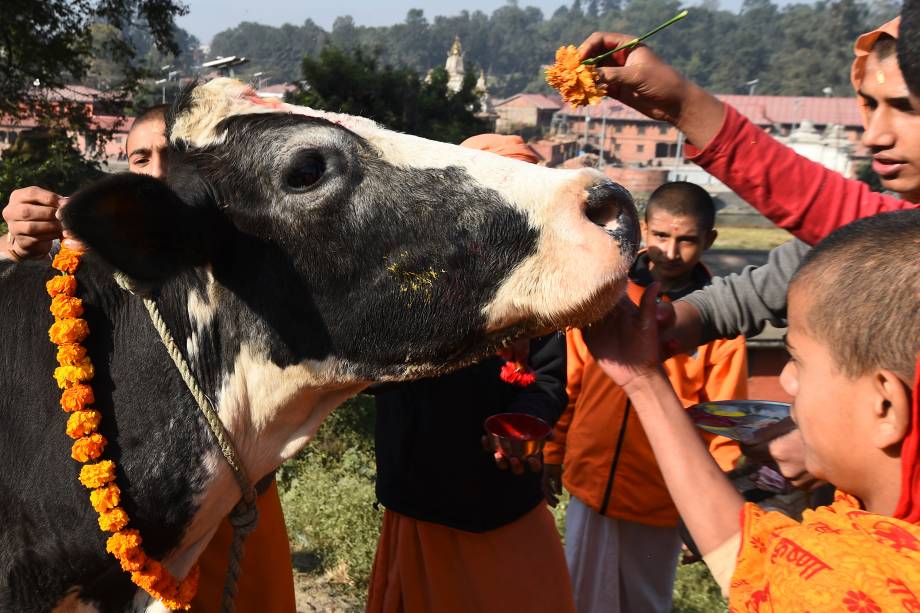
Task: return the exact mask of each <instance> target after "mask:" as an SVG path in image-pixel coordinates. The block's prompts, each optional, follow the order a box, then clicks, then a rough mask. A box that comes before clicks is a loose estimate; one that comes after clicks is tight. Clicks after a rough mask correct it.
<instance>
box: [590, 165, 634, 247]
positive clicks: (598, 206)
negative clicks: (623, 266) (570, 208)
mask: <svg viewBox="0 0 920 613" xmlns="http://www.w3.org/2000/svg"><path fill="white" fill-rule="evenodd" d="M585 214H586V215H587V217H588V219H589V220H590V221H591V222H592V223H593V224H595V225H597V226H599V227H600V228H601V229H602V230H604V232H605V233H606V234H607V235H608V236H609V237H611V238H612V239H613V240H615V241H616V242H617V243H618V244H619V247H620V252H621V253H622V254H623V255H624V256H626V257H628V258H630V259H632V258H633V257H635V255H636V251H637V250H638V248H639V221H638V215H637V214H636V207H635V205H634V204H633V200H632V196H630V195H629V192H628V191H626V189H624V188H623V187H622V186H620V185H617V184H616V183H612V182H606V183H601V184H599V185H595V186H594V187H592V188H590V189H589V190H588V197H587V199H586V206H585Z"/></svg>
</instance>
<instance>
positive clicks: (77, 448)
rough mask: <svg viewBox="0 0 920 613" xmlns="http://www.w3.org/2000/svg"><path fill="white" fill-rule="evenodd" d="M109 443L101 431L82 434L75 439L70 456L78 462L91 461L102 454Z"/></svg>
mask: <svg viewBox="0 0 920 613" xmlns="http://www.w3.org/2000/svg"><path fill="white" fill-rule="evenodd" d="M106 443H108V441H107V440H105V437H104V436H102V435H101V434H99V433H95V434H90V435H89V436H81V437H80V438H78V439H77V440H75V441H74V443H73V446H72V447H71V448H70V457H72V458H73V459H74V460H76V461H77V462H89V461H90V460H95V459H96V458H98V457H99V456H101V455H102V451H103V450H104V449H105V445H106Z"/></svg>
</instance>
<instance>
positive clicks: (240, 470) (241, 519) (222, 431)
mask: <svg viewBox="0 0 920 613" xmlns="http://www.w3.org/2000/svg"><path fill="white" fill-rule="evenodd" d="M143 301H144V306H145V307H147V312H148V313H149V314H150V321H151V322H153V327H154V328H156V331H157V332H158V333H159V335H160V340H162V341H163V345H165V346H166V351H167V352H168V353H169V357H171V358H172V361H173V363H174V364H175V365H176V368H177V369H178V370H179V374H180V375H182V380H183V381H184V382H185V385H186V387H188V390H189V391H190V392H191V393H192V397H193V398H194V399H195V402H197V403H198V408H199V409H201V412H202V413H203V414H204V417H205V419H206V420H207V422H208V426H209V427H210V428H211V432H212V433H213V434H214V438H216V439H217V443H218V444H219V445H220V450H221V451H222V452H223V454H224V459H225V460H227V464H229V465H230V468H232V469H233V476H234V477H235V478H236V482H237V484H238V485H239V486H240V491H241V492H242V493H243V497H242V498H241V499H240V501H239V502H238V503H237V504H236V506H235V507H233V511H231V512H230V525H232V526H233V541H232V542H231V544H230V563H229V565H228V567H227V579H226V581H225V582H224V593H223V597H222V600H221V611H223V612H224V613H233V610H234V608H235V600H236V593H237V588H238V586H237V583H238V580H239V576H240V562H241V561H242V559H243V543H244V541H245V540H246V537H247V536H248V535H249V533H250V532H252V531H253V530H254V529H255V527H256V522H258V521H259V510H258V508H257V507H256V491H255V488H254V487H253V485H252V481H250V479H249V475H248V474H246V468H245V467H244V466H243V463H242V462H241V461H240V458H239V454H237V451H236V447H235V446H234V445H233V441H232V440H231V439H230V435H229V434H228V433H227V429H226V428H224V424H223V423H222V422H221V421H220V417H219V416H218V415H217V411H215V410H214V407H213V406H212V405H211V402H210V401H209V400H208V397H207V396H205V395H204V392H203V391H202V390H201V387H200V386H199V385H198V381H197V380H196V379H195V375H194V374H192V370H191V368H189V365H188V361H186V359H185V356H184V355H182V352H181V351H179V347H178V345H176V341H175V340H174V339H173V337H172V334H170V332H169V328H168V327H167V326H166V322H165V321H164V320H163V317H162V316H161V315H160V310H159V309H158V308H157V304H156V302H155V301H154V300H153V299H152V298H143Z"/></svg>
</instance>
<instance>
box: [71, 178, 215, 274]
mask: <svg viewBox="0 0 920 613" xmlns="http://www.w3.org/2000/svg"><path fill="white" fill-rule="evenodd" d="M62 216H63V222H64V227H65V228H67V229H68V230H70V231H71V232H73V233H74V235H75V236H76V237H77V238H78V239H80V241H82V242H83V243H84V244H86V245H87V246H88V247H89V248H90V249H92V250H93V251H94V252H96V253H98V254H99V255H100V256H102V258H103V259H105V260H107V261H108V262H109V263H110V264H112V265H113V266H114V267H115V268H117V269H118V270H120V271H121V272H123V273H124V274H125V275H127V276H128V277H129V278H130V279H131V280H133V281H136V282H139V283H141V284H144V285H157V284H159V283H162V282H163V281H165V280H166V279H169V278H170V277H172V276H174V275H176V274H177V273H179V272H181V271H182V270H185V269H188V268H191V267H194V266H200V265H203V264H206V263H208V262H210V261H211V258H212V257H213V255H214V249H215V245H217V244H218V241H219V237H218V236H217V234H218V232H219V215H218V214H217V212H216V210H215V209H214V208H213V207H208V206H196V207H193V206H189V205H188V204H186V203H185V202H184V201H183V200H182V199H181V198H180V197H179V196H178V195H177V194H176V192H174V191H173V190H172V189H170V187H169V186H168V185H166V183H164V182H163V181H160V180H159V179H155V178H153V177H149V176H146V175H140V174H132V173H122V174H117V175H111V176H109V177H107V178H105V179H103V180H102V181H99V182H98V183H95V184H93V185H91V186H89V187H87V188H85V189H83V190H80V191H79V192H77V193H76V194H75V195H74V196H73V197H72V198H71V199H70V202H68V204H67V206H65V207H64V208H63V209H62Z"/></svg>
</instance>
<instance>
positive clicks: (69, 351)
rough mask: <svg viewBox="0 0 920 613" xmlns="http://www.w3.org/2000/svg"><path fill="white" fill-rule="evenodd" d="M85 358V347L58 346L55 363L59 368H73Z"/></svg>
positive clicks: (70, 344)
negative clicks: (56, 362)
mask: <svg viewBox="0 0 920 613" xmlns="http://www.w3.org/2000/svg"><path fill="white" fill-rule="evenodd" d="M85 357H86V347H84V346H83V345H78V344H76V343H68V344H66V345H58V351H57V361H58V364H60V365H61V366H75V365H76V364H79V363H81V362H82V361H83V358H85Z"/></svg>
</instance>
